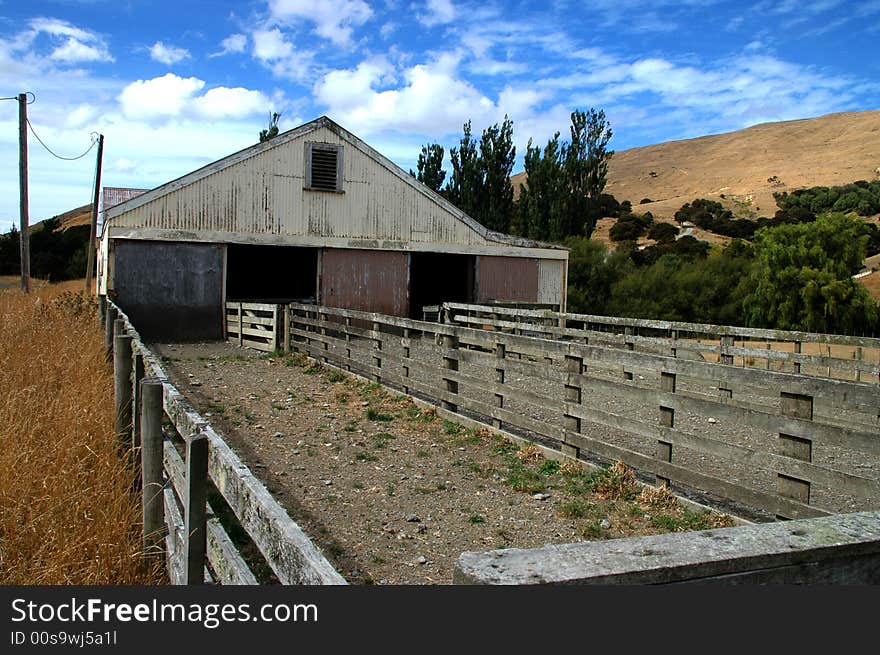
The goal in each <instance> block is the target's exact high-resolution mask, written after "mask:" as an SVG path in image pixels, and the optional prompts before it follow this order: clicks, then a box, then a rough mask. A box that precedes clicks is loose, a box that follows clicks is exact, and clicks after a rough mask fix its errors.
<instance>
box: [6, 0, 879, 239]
mask: <svg viewBox="0 0 880 655" xmlns="http://www.w3.org/2000/svg"><path fill="white" fill-rule="evenodd" d="M878 39H880V0H865V1H862V2H854V1H851V0H775V1H772V2H771V1H768V0H756V1H754V2H743V1H737V2H725V1H720V0H719V1H715V0H651V1H647V0H645V1H643V0H597V1H594V2H571V1H567V0H558V1H556V2H554V1H553V0H548V1H546V2H514V1H510V0H506V1H505V0H480V1H478V2H470V1H464V0H427V1H426V0H415V1H407V0H385V1H379V2H367V1H365V0H320V1H309V0H269V1H268V2H267V1H262V0H261V1H253V2H224V1H222V0H198V1H190V0H180V1H178V2H173V3H172V2H167V0H149V1H142V0H112V1H111V0H50V1H39V0H31V1H29V2H24V1H22V0H0V96H4V97H6V96H16V95H17V94H18V93H22V92H26V91H27V92H31V93H33V94H34V101H33V103H32V104H30V105H29V106H28V115H29V118H30V120H31V123H32V125H33V127H34V129H35V130H36V133H37V134H38V135H39V136H40V138H41V139H42V140H43V141H44V142H45V143H46V144H47V145H48V146H49V147H50V148H51V149H52V150H54V151H55V152H56V153H57V154H59V155H63V156H75V155H78V154H81V153H82V152H83V151H84V150H86V148H88V146H89V144H90V142H91V136H90V135H91V134H92V133H101V134H103V135H104V136H105V147H104V171H103V181H104V184H105V185H107V186H120V187H125V186H131V187H144V188H150V187H154V186H158V185H159V184H162V183H164V182H167V181H169V180H171V179H174V178H176V177H179V176H180V175H183V174H185V173H187V172H189V171H191V170H194V169H195V168H198V167H199V166H202V165H204V164H206V163H208V162H211V161H214V160H216V159H219V158H221V157H223V156H225V155H227V154H230V153H232V152H235V151H237V150H240V149H241V148H244V147H247V146H248V145H251V144H253V143H256V142H257V140H258V134H259V131H260V130H261V129H263V128H265V127H267V124H268V114H269V113H270V112H271V111H277V112H279V113H281V115H282V116H281V120H280V128H281V129H282V130H287V129H291V128H293V127H296V126H297V125H300V124H302V123H304V122H307V121H309V120H312V119H313V118H316V117H318V116H321V115H324V114H326V115H328V116H330V117H331V118H332V119H334V120H335V121H337V122H338V123H340V124H341V125H342V126H343V127H345V128H347V129H348V130H350V131H352V132H353V133H355V134H356V135H358V136H359V137H361V138H363V139H364V140H366V141H367V142H368V143H370V145H372V146H374V147H375V148H377V149H378V150H379V151H380V152H382V153H384V154H385V155H387V156H389V157H390V158H391V159H392V160H394V161H395V162H396V163H398V164H399V165H400V166H402V167H404V168H406V169H408V168H414V167H415V165H414V162H415V159H416V157H417V156H418V152H419V150H420V148H421V145H422V144H424V143H429V142H439V143H441V144H442V145H444V146H445V147H446V148H447V149H448V148H449V147H450V146H453V145H455V143H456V142H457V139H458V137H459V136H460V135H461V128H462V124H463V123H464V122H465V121H467V120H469V119H470V120H472V121H473V127H474V132H475V133H477V134H479V133H480V132H481V131H482V129H483V128H485V127H487V126H489V125H492V124H494V123H496V122H500V121H501V120H503V118H504V116H505V114H506V115H509V116H510V117H511V119H512V120H513V122H514V133H515V138H516V143H517V153H518V168H519V165H520V164H519V162H521V161H522V153H523V152H524V150H525V145H526V142H527V141H528V139H529V138H530V137H532V138H533V139H534V140H535V141H536V142H539V143H543V142H544V141H546V139H547V138H548V137H550V136H551V135H552V134H553V132H555V131H557V130H558V131H561V132H562V133H563V135H565V133H566V131H567V128H568V124H569V114H570V112H571V111H572V109H576V108H582V109H586V108H589V107H596V108H601V109H604V110H605V112H606V114H607V116H608V120H609V122H610V124H611V127H612V129H613V131H614V138H613V139H612V142H611V147H612V148H613V149H615V150H624V149H627V148H631V147H635V146H640V145H648V144H651V143H658V142H661V141H667V140H671V139H681V138H689V137H694V136H701V135H704V134H713V133H719V132H725V131H730V130H736V129H740V128H742V127H746V126H748V125H753V124H756V123H762V122H767V121H777V120H788V119H794V118H807V117H812V116H819V115H822V114H826V113H830V112H836V111H850V110H861V109H877V108H878V104H880V103H878V101H877V98H878V97H880V56H878V50H877V46H876V43H877V42H878ZM29 146H30V147H29V153H30V154H29V163H30V215H31V222H32V223H34V222H36V221H38V220H41V219H43V218H47V217H49V216H52V215H54V214H58V213H60V212H63V211H66V210H68V209H71V208H73V207H77V206H79V205H84V204H86V203H88V202H89V201H90V200H91V194H92V184H93V176H94V168H95V160H94V156H93V155H94V153H95V151H94V150H92V152H91V153H89V155H88V156H86V157H85V158H83V159H80V160H77V161H74V162H69V161H61V160H58V159H55V158H53V157H52V156H51V155H49V154H48V153H47V152H46V151H45V150H44V149H43V147H42V146H41V145H40V144H39V143H38V142H37V140H36V139H35V138H34V137H33V135H29ZM0 157H2V170H3V171H5V172H4V173H3V175H2V177H0V230H2V231H4V232H5V231H6V230H8V229H9V227H10V225H11V224H12V223H18V216H19V202H18V107H17V103H16V102H13V101H10V100H5V101H0Z"/></svg>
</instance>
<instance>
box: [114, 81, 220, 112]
mask: <svg viewBox="0 0 880 655" xmlns="http://www.w3.org/2000/svg"><path fill="white" fill-rule="evenodd" d="M204 86H205V82H204V81H203V80H200V79H198V78H195V77H188V78H182V77H178V76H177V75H175V74H173V73H167V74H166V75H163V76H162V77H156V78H153V79H152V80H137V81H136V82H132V83H131V84H129V85H128V86H127V87H125V89H123V91H122V93H121V94H120V96H119V104H120V105H121V106H122V112H123V114H124V115H125V116H126V117H127V118H132V119H139V120H151V119H155V118H162V117H168V116H179V115H180V114H181V112H182V111H183V109H184V107H186V106H187V104H189V103H191V102H192V100H193V97H194V96H195V94H196V93H198V92H199V91H201V90H202V88H204Z"/></svg>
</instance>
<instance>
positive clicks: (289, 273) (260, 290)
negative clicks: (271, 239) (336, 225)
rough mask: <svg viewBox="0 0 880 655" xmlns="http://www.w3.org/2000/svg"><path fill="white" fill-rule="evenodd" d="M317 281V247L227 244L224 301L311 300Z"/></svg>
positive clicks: (278, 301)
mask: <svg viewBox="0 0 880 655" xmlns="http://www.w3.org/2000/svg"><path fill="white" fill-rule="evenodd" d="M317 284H318V249H317V248H296V247H291V246H246V245H240V244H234V243H233V244H229V245H228V246H227V249H226V299H227V300H230V301H232V300H247V301H249V302H265V303H274V304H281V303H287V302H314V301H315V298H316V295H317V292H316V289H317Z"/></svg>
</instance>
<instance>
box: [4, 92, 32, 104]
mask: <svg viewBox="0 0 880 655" xmlns="http://www.w3.org/2000/svg"><path fill="white" fill-rule="evenodd" d="M25 95H28V96H33V98H34V99H33V100H31V101H30V102H28V103H27V104H29V105H32V104H34V103H35V102H36V101H37V96H35V95H34V94H33V93H31V92H30V91H25ZM0 100H18V96H12V97H10V98H0Z"/></svg>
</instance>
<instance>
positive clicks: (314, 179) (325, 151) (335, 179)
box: [309, 143, 341, 191]
mask: <svg viewBox="0 0 880 655" xmlns="http://www.w3.org/2000/svg"><path fill="white" fill-rule="evenodd" d="M311 146H312V147H311V162H310V164H311V166H310V171H311V176H310V177H311V179H310V180H309V188H310V189H314V190H316V191H341V185H340V184H339V155H340V148H339V147H338V146H320V145H318V144H315V143H313V144H311Z"/></svg>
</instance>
